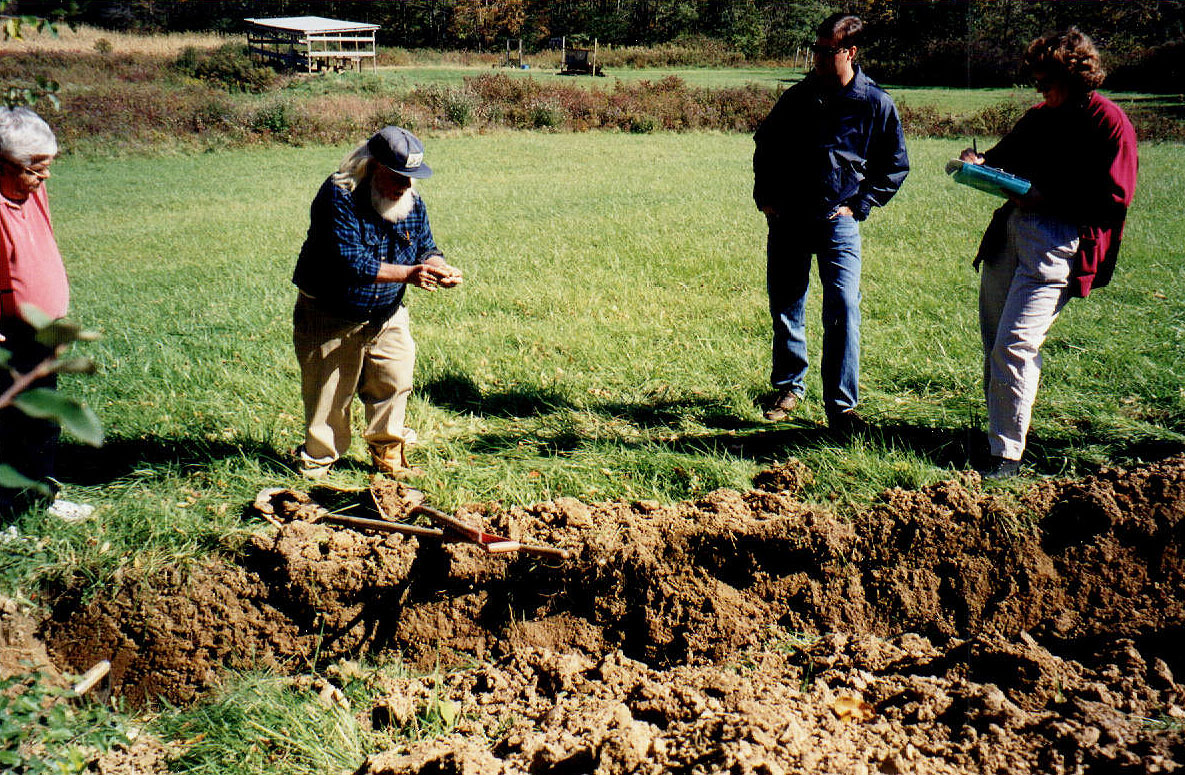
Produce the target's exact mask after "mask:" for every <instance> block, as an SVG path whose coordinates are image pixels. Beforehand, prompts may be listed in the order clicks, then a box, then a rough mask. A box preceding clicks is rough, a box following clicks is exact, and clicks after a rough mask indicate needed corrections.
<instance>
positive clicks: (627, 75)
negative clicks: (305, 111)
mask: <svg viewBox="0 0 1185 775" xmlns="http://www.w3.org/2000/svg"><path fill="white" fill-rule="evenodd" d="M558 70H559V69H558V67H556V66H550V67H546V66H545V67H537V66H534V65H532V66H531V68H530V69H528V70H522V69H516V68H511V67H491V66H489V65H480V64H477V65H460V64H457V65H384V66H380V67H379V68H378V70H377V71H372V70H370V69H369V68H367V69H365V70H363V71H362V72H343V73H325V74H323V75H313V76H308V77H304V78H302V79H300V80H299V81H297V82H295V83H293V84H292V85H291V86H290V87H289V88H290V89H292V90H294V91H297V92H300V91H313V92H315V93H320V92H322V91H325V92H335V91H340V90H342V89H346V90H351V89H357V88H359V87H362V88H366V89H370V90H374V91H385V90H408V89H412V88H415V87H423V86H430V85H437V86H453V87H460V86H462V85H463V84H464V83H465V79H466V78H475V77H477V76H482V75H490V74H499V75H506V76H508V77H511V78H530V79H533V80H535V81H538V82H540V83H542V84H545V85H550V84H564V85H570V86H583V87H585V88H589V89H601V90H612V89H613V88H614V84H615V83H616V82H617V81H621V82H622V83H624V84H633V83H636V82H638V81H651V82H658V81H661V80H662V79H664V78H668V77H671V76H674V77H677V78H680V79H682V80H683V81H684V82H685V83H687V85H689V86H696V87H702V88H712V89H719V88H725V87H738V86H746V85H748V84H752V83H755V84H758V85H760V86H766V87H770V88H774V87H776V86H779V85H782V86H785V85H789V84H791V83H796V82H797V81H799V80H801V79H802V74H803V73H802V70H800V69H796V68H791V67H645V68H627V67H620V68H606V69H605V74H604V76H603V77H596V76H586V75H580V76H572V75H560V74H559V71H558Z"/></svg>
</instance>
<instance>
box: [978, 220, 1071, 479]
mask: <svg viewBox="0 0 1185 775" xmlns="http://www.w3.org/2000/svg"><path fill="white" fill-rule="evenodd" d="M1077 250H1078V227H1077V226H1075V225H1073V224H1071V223H1067V222H1066V221H1063V220H1061V219H1059V218H1054V217H1051V216H1048V215H1041V214H1039V213H1034V212H1026V211H1024V210H1020V209H1018V210H1016V211H1014V212H1013V213H1012V215H1011V216H1010V217H1009V219H1008V236H1007V239H1006V241H1005V244H1004V246H1003V248H1002V249H1001V251H1000V252H999V253H997V254H996V255H994V256H986V257H985V259H984V263H983V270H982V275H981V277H980V283H979V330H980V335H981V337H982V338H983V355H984V358H983V389H984V394H985V396H986V398H987V407H988V442H989V444H990V445H991V452H992V454H993V455H996V456H998V457H1003V458H1007V459H1009V460H1020V458H1021V456H1022V455H1023V454H1024V451H1025V436H1026V435H1027V434H1028V432H1029V420H1030V418H1031V417H1032V413H1033V402H1034V400H1035V399H1036V397H1037V385H1038V383H1039V382H1040V380H1041V345H1042V344H1043V343H1044V342H1045V336H1046V335H1047V334H1048V333H1049V327H1050V326H1052V325H1053V321H1054V320H1056V319H1057V316H1058V313H1060V312H1061V310H1062V307H1064V306H1065V304H1066V302H1067V301H1068V300H1069V298H1070V295H1069V294H1070V286H1069V282H1070V269H1071V262H1072V261H1073V258H1074V254H1075V252H1077Z"/></svg>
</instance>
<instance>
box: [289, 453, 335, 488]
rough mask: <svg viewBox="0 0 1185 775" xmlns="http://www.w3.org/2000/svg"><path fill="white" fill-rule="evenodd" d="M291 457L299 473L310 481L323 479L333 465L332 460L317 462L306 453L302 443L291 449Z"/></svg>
mask: <svg viewBox="0 0 1185 775" xmlns="http://www.w3.org/2000/svg"><path fill="white" fill-rule="evenodd" d="M292 458H293V460H294V462H295V463H296V470H297V471H298V472H299V473H300V475H301V476H303V477H304V478H305V479H308V480H309V481H312V482H321V481H324V480H325V479H326V477H328V476H329V471H330V469H331V468H332V467H333V463H332V462H329V463H319V462H317V460H316V459H314V458H311V457H309V456H308V455H306V454H305V451H304V445H303V444H301V445H300V446H299V447H297V448H296V449H294V450H292Z"/></svg>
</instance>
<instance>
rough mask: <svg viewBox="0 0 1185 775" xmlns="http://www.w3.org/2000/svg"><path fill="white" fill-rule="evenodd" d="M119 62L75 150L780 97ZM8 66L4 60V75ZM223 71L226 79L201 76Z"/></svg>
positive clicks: (725, 123)
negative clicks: (330, 78) (189, 72)
mask: <svg viewBox="0 0 1185 775" xmlns="http://www.w3.org/2000/svg"><path fill="white" fill-rule="evenodd" d="M116 59H117V58H110V57H106V58H105V57H102V56H99V57H98V58H97V59H94V61H92V62H91V63H90V65H88V67H91V68H92V69H93V68H99V67H109V68H112V70H113V72H117V73H118V75H119V77H113V78H106V79H100V80H99V82H97V83H95V84H94V85H87V86H85V87H79V88H65V89H63V92H62V93H63V109H62V111H61V112H59V113H57V114H54V115H51V116H50V117H49V118H50V121H51V123H52V124H53V125H54V126H55V128H56V129H57V130H58V132H59V135H60V137H61V139H62V141H63V146H64V147H65V148H67V149H81V148H86V149H87V150H88V151H95V152H100V153H103V152H106V153H110V152H112V151H119V150H121V149H123V150H132V149H149V148H152V147H155V146H158V145H159V144H161V143H165V144H166V145H173V146H176V145H182V146H191V147H212V146H213V147H221V146H226V145H243V144H250V143H273V142H279V143H289V144H297V145H299V144H307V143H346V142H351V141H354V140H357V139H358V138H360V137H363V136H365V135H366V134H368V133H370V132H372V131H374V130H375V129H377V128H379V127H382V126H384V125H387V124H400V125H403V126H407V127H408V128H410V129H413V130H415V131H433V130H448V129H458V128H459V129H466V130H470V131H483V130H487V129H496V128H512V129H533V130H549V131H577V132H580V131H589V130H598V129H600V130H612V131H623V132H636V133H646V132H652V131H660V130H661V131H676V132H680V131H694V130H718V131H726V132H752V131H754V130H755V129H756V127H757V126H758V124H759V123H760V122H761V120H762V119H763V118H764V117H765V115H766V114H767V113H768V112H769V109H770V108H771V107H772V106H773V103H774V101H775V100H776V99H777V97H778V94H779V91H778V90H777V89H774V88H766V87H762V86H756V85H750V86H745V87H736V88H720V89H708V88H699V87H691V86H688V85H687V84H686V83H685V82H684V81H682V80H681V79H679V78H677V77H673V76H671V77H667V78H664V79H662V80H658V81H638V82H633V83H626V82H622V81H614V82H611V83H612V85H610V82H606V83H605V84H604V86H603V87H602V86H601V85H600V84H598V85H597V87H595V88H591V89H590V88H586V86H584V85H577V84H569V83H562V82H561V83H550V82H544V81H540V80H538V79H534V78H521V77H512V76H510V75H507V74H505V73H491V74H486V75H481V76H477V77H473V78H469V79H466V80H465V82H464V84H463V85H462V86H446V85H432V86H427V87H420V88H413V89H411V90H408V91H404V92H399V93H396V92H392V91H390V90H386V89H384V88H383V87H382V84H381V82H379V81H378V79H371V81H373V84H372V86H373V88H364V89H357V90H354V91H349V92H346V91H343V90H329V89H325V90H311V89H304V88H301V87H298V86H296V85H295V83H296V82H294V87H293V88H289V89H279V90H276V89H274V88H273V89H272V90H270V91H269V92H267V93H265V94H258V95H256V94H246V93H235V92H234V91H232V90H231V88H228V87H233V83H234V82H236V81H237V79H239V78H240V76H241V75H242V73H241V71H240V70H239V69H238V65H237V64H236V63H235V62H234V61H233V60H229V64H228V65H227V67H226V68H225V69H223V70H217V67H216V66H217V65H219V63H220V62H225V61H226V60H222V59H219V58H213V59H210V60H202V61H199V62H196V63H194V65H193V68H194V69H193V77H182V76H179V75H176V74H174V75H173V76H171V77H167V78H160V77H159V74H158V77H157V78H155V79H151V78H147V77H146V76H147V74H148V73H147V72H146V71H145V70H144V68H143V67H142V66H141V65H137V64H136V63H135V62H134V61H122V62H117V61H114V60H116ZM5 64H6V62H5V59H4V58H3V57H0V77H4V72H5V69H4V68H5ZM47 64H48V65H49V66H51V67H52V66H53V64H54V63H52V62H48V63H47ZM203 64H204V69H203V67H200V66H201V65H203ZM74 67H75V68H76V69H77V67H79V65H78V64H77V63H75V65H74ZM26 72H27V71H26ZM215 72H217V73H221V74H220V75H212V76H211V75H202V74H201V73H207V74H210V73H215ZM363 80H365V79H363ZM371 81H366V82H365V83H368V84H370V83H371ZM213 84H219V85H217V86H216V85H213ZM238 88H240V89H249V87H248V86H240V87H238ZM1025 107H1026V106H1025V105H1022V104H1020V103H1016V102H1004V103H1000V104H998V105H994V106H990V107H988V108H984V109H982V110H980V111H978V112H976V113H974V114H971V115H966V116H953V115H950V114H948V113H944V112H942V111H941V110H940V109H938V108H934V107H929V106H922V107H913V106H911V105H909V104H907V103H903V104H902V105H901V114H902V120H903V122H904V125H905V128H906V132H907V133H908V134H909V135H911V136H926V137H959V136H972V135H976V136H991V135H1000V134H1002V133H1004V132H1006V131H1008V129H1010V128H1011V127H1012V126H1013V125H1014V124H1015V123H1016V120H1017V119H1018V118H1019V117H1020V115H1021V113H1022V112H1023V111H1024V109H1025ZM1129 114H1130V115H1131V117H1132V120H1133V122H1134V123H1135V124H1136V129H1137V132H1139V134H1140V137H1141V138H1143V139H1148V140H1176V141H1180V140H1185V123H1183V122H1181V121H1180V120H1178V119H1176V118H1175V117H1170V116H1166V115H1164V113H1163V112H1162V111H1157V110H1155V108H1154V107H1150V108H1147V109H1144V108H1135V109H1130V110H1129Z"/></svg>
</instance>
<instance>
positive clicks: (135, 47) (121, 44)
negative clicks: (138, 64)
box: [4, 24, 243, 57]
mask: <svg viewBox="0 0 1185 775" xmlns="http://www.w3.org/2000/svg"><path fill="white" fill-rule="evenodd" d="M242 37H243V36H241V35H236V36H234V37H233V38H232V37H231V36H227V35H220V34H217V33H210V32H204V33H198V32H171V33H159V34H155V35H139V34H134V33H128V32H116V31H114V30H102V29H99V28H97V27H90V26H88V25H85V24H80V25H76V26H74V27H70V26H68V25H66V24H61V25H58V30H57V34H56V35H54V34H50V33H49V32H43V33H37V32H35V31H32V30H26V31H25V34H24V35H23V37H21V38H10V39H8V40H6V41H4V49H5V50H6V51H11V52H14V53H23V52H29V51H51V52H60V53H85V54H89V53H95V52H99V53H107V54H113V55H120V54H136V55H147V56H156V57H175V56H177V55H178V54H180V53H181V52H182V51H183V50H185V49H186V48H188V47H190V46H195V47H197V48H215V47H216V46H220V45H222V44H223V43H226V42H227V41H228V40H232V39H234V40H240V39H242Z"/></svg>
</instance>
